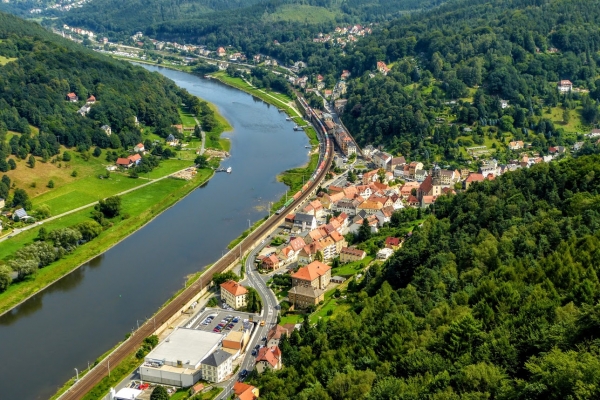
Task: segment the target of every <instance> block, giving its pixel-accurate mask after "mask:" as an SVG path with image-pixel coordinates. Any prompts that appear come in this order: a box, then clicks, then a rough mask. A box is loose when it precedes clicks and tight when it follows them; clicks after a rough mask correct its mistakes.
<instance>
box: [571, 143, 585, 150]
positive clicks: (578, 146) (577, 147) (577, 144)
mask: <svg viewBox="0 0 600 400" xmlns="http://www.w3.org/2000/svg"><path fill="white" fill-rule="evenodd" d="M583 145H584V143H583V142H576V143H575V144H574V145H573V151H579V150H581V148H582V147H583Z"/></svg>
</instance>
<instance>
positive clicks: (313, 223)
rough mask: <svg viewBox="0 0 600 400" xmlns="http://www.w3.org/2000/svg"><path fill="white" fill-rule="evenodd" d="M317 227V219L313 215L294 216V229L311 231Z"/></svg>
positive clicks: (300, 214)
mask: <svg viewBox="0 0 600 400" xmlns="http://www.w3.org/2000/svg"><path fill="white" fill-rule="evenodd" d="M316 227H317V219H316V218H315V216H314V215H310V214H303V213H297V214H296V215H295V216H294V228H297V229H300V230H301V231H306V230H309V231H312V230H313V229H315V228H316Z"/></svg>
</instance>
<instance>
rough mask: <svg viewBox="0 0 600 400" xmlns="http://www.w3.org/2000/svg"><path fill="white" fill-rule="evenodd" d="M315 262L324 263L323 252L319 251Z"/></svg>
mask: <svg viewBox="0 0 600 400" xmlns="http://www.w3.org/2000/svg"><path fill="white" fill-rule="evenodd" d="M315 260H316V261H321V262H323V252H322V251H321V250H317V254H315Z"/></svg>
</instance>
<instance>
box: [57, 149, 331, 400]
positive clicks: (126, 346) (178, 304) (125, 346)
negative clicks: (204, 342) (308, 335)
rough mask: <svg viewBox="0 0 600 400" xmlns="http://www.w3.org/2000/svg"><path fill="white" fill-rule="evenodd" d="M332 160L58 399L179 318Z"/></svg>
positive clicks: (96, 378) (90, 382)
mask: <svg viewBox="0 0 600 400" xmlns="http://www.w3.org/2000/svg"><path fill="white" fill-rule="evenodd" d="M325 140H331V139H325ZM332 146H333V144H332V143H331V141H330V142H329V147H330V148H331V147H332ZM325 147H326V146H321V148H323V149H324V148H325ZM332 158H333V151H330V152H329V154H328V158H327V160H326V163H325V165H326V166H327V167H325V168H323V170H322V171H321V172H320V174H319V176H318V177H317V178H316V179H315V180H314V182H312V185H310V186H309V188H308V190H306V191H305V192H303V193H302V194H301V195H300V197H299V198H298V199H296V201H294V202H293V203H292V204H291V205H290V206H289V207H288V208H287V209H286V210H285V211H284V212H282V213H281V214H280V215H273V216H272V217H271V218H269V219H268V220H267V221H265V222H264V223H263V224H262V225H261V226H259V227H258V228H257V229H256V230H255V231H253V232H252V233H250V234H249V235H248V236H247V237H246V238H245V239H244V240H243V241H242V242H241V243H240V244H239V245H238V246H236V247H234V248H233V249H232V250H231V251H229V252H228V253H227V254H226V255H225V256H223V257H222V258H221V259H219V260H218V261H217V262H215V263H214V264H213V265H212V266H211V267H210V268H209V269H207V270H206V271H205V272H204V274H203V275H202V278H201V279H200V280H199V281H198V282H196V283H194V284H192V285H191V286H188V287H187V288H186V289H184V290H183V291H182V292H181V293H180V294H179V295H178V296H177V297H175V298H174V299H173V300H172V301H171V302H170V303H169V304H167V305H166V306H165V307H164V308H162V309H161V310H159V311H158V312H157V313H156V315H155V316H154V317H153V318H152V319H151V320H149V321H147V322H146V323H145V324H144V325H142V326H141V327H140V328H139V329H138V330H137V331H135V332H134V333H133V335H131V336H130V337H129V339H127V340H126V341H125V342H123V343H122V344H121V346H120V347H118V348H117V349H116V350H115V351H114V352H113V353H112V354H110V355H109V356H108V357H107V358H105V359H104V360H102V361H101V362H100V363H99V364H98V365H97V366H96V367H95V368H93V369H92V370H91V371H90V372H88V373H87V374H86V375H85V376H83V377H82V378H81V379H80V380H79V381H78V382H77V383H76V384H74V385H73V386H72V387H71V388H70V389H69V390H68V391H67V392H65V393H64V394H63V395H62V396H60V397H59V398H60V399H66V400H71V399H73V400H74V399H81V398H82V397H83V396H84V395H85V394H86V393H87V392H88V391H90V390H91V389H92V388H93V387H94V386H95V385H96V384H97V383H98V382H100V380H102V378H104V377H105V376H106V375H107V374H108V371H109V368H110V367H109V365H110V364H112V366H113V367H114V366H116V365H117V364H118V363H119V362H121V361H123V359H125V358H126V357H127V356H128V355H129V354H130V353H132V352H134V351H136V349H137V348H138V347H139V346H140V345H141V343H142V341H143V340H144V338H146V337H148V336H150V335H152V334H153V332H154V331H155V330H156V327H157V326H160V325H161V324H163V323H164V322H166V321H167V320H168V319H169V318H170V317H172V316H173V315H175V314H178V313H179V312H180V310H181V308H183V306H185V305H186V304H187V303H188V302H190V301H191V300H192V299H193V298H195V297H196V296H197V295H198V293H199V292H200V290H201V289H202V288H203V287H204V286H206V284H208V283H209V282H210V281H211V280H212V277H213V275H214V274H215V273H217V272H221V271H223V270H225V269H226V268H227V267H228V266H229V265H231V264H232V263H234V262H235V261H236V260H239V254H240V247H241V253H244V252H246V251H248V250H251V249H252V247H253V246H254V244H255V243H256V242H258V241H259V240H260V239H261V238H262V237H263V236H264V235H266V234H267V233H268V232H270V231H271V230H272V229H274V228H276V227H277V226H279V225H281V224H282V223H283V221H284V219H285V216H286V215H287V212H286V211H287V210H290V209H292V208H294V207H295V206H297V205H298V204H300V203H302V202H304V201H305V200H306V199H307V198H308V197H309V195H310V193H311V192H312V190H313V189H315V188H317V187H318V186H319V185H320V183H321V182H322V181H323V179H324V178H325V175H326V174H327V171H328V166H329V165H331V160H332ZM249 276H251V274H249ZM249 279H251V278H249ZM255 282H256V281H255ZM267 297H268V296H267ZM266 302H267V301H265V303H266ZM274 318H276V314H275V312H273V313H272V314H269V313H268V309H267V317H266V319H267V320H270V321H272V320H273V319H274ZM263 328H264V329H263V332H264V330H266V329H267V328H268V326H266V325H265V327H263ZM232 385H233V384H232Z"/></svg>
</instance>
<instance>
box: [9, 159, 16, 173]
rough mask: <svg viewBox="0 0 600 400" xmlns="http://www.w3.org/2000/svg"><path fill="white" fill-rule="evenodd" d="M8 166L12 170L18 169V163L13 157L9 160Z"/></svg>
mask: <svg viewBox="0 0 600 400" xmlns="http://www.w3.org/2000/svg"><path fill="white" fill-rule="evenodd" d="M8 166H9V167H10V169H11V170H13V169H17V163H16V162H15V160H13V159H12V158H11V159H9V160H8Z"/></svg>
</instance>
